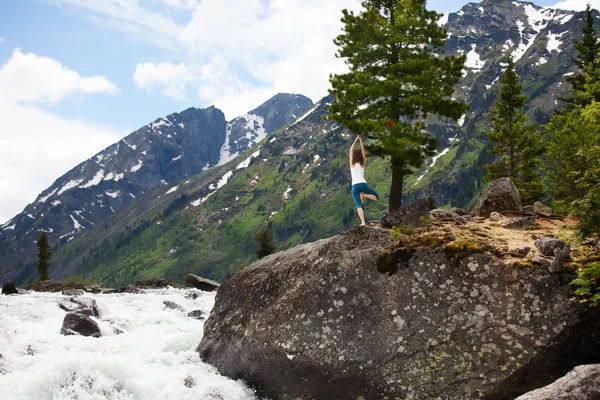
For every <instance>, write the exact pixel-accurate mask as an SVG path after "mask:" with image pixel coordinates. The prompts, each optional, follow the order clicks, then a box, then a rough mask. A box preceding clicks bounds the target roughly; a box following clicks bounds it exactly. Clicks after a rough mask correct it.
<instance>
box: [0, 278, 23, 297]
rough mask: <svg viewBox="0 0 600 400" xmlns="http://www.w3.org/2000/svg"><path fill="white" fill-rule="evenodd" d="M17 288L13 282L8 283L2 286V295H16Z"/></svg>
mask: <svg viewBox="0 0 600 400" xmlns="http://www.w3.org/2000/svg"><path fill="white" fill-rule="evenodd" d="M18 293H19V291H18V290H17V286H16V285H15V281H8V282H6V283H5V284H4V285H3V286H2V294H18Z"/></svg>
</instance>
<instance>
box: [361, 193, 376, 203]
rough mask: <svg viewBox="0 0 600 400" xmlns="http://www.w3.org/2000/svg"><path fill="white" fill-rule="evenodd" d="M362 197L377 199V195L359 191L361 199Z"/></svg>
mask: <svg viewBox="0 0 600 400" xmlns="http://www.w3.org/2000/svg"><path fill="white" fill-rule="evenodd" d="M363 197H366V198H367V199H369V200H373V201H377V197H375V196H374V195H372V194H366V193H362V192H361V194H360V199H361V200H362V198H363Z"/></svg>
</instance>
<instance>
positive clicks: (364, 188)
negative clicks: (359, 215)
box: [352, 182, 379, 208]
mask: <svg viewBox="0 0 600 400" xmlns="http://www.w3.org/2000/svg"><path fill="white" fill-rule="evenodd" d="M361 193H364V194H372V195H373V196H375V197H377V200H379V193H377V192H376V191H375V189H373V188H372V187H370V186H369V185H367V184H366V183H364V182H363V183H357V184H354V185H352V197H354V203H355V204H356V208H363V203H362V201H361V200H360V194H361Z"/></svg>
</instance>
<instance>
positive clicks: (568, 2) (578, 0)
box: [550, 0, 600, 11]
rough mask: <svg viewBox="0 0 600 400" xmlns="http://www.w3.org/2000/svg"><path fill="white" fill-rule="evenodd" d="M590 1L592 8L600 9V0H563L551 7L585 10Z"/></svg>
mask: <svg viewBox="0 0 600 400" xmlns="http://www.w3.org/2000/svg"><path fill="white" fill-rule="evenodd" d="M588 3H589V4H590V6H591V7H592V8H595V9H600V1H599V0H562V1H559V2H558V3H556V4H555V5H553V6H550V8H560V9H561V10H573V11H583V10H585V8H586V7H587V5H588Z"/></svg>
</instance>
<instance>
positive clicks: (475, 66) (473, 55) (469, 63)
mask: <svg viewBox="0 0 600 400" xmlns="http://www.w3.org/2000/svg"><path fill="white" fill-rule="evenodd" d="M476 48H477V45H476V44H472V45H471V51H469V52H468V53H467V60H466V61H465V67H467V68H470V69H471V70H473V72H477V73H478V72H481V68H483V66H484V65H485V61H484V60H482V59H481V57H480V56H479V53H477V51H476V50H475V49H476Z"/></svg>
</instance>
